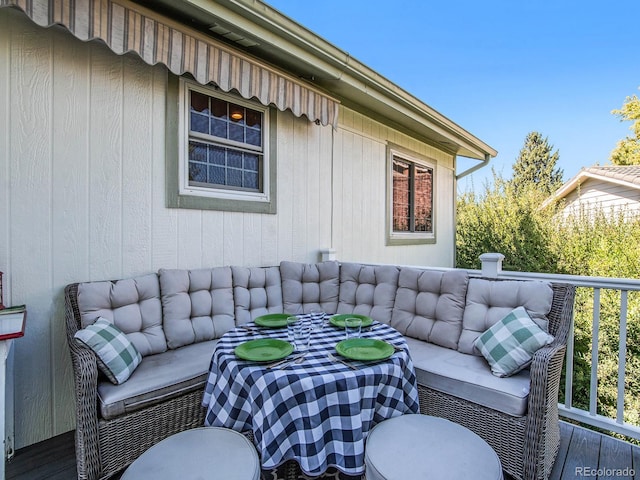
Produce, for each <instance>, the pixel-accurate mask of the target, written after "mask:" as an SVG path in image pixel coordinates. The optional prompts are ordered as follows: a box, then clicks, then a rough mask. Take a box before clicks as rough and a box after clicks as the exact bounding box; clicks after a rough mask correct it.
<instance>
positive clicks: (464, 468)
mask: <svg viewBox="0 0 640 480" xmlns="http://www.w3.org/2000/svg"><path fill="white" fill-rule="evenodd" d="M364 461H365V465H366V471H367V480H408V479H427V478H428V479H430V480H450V479H474V480H502V478H503V477H502V465H501V463H500V459H499V458H498V455H497V454H496V452H495V451H494V450H493V449H492V448H491V447H490V446H489V444H488V443H487V442H485V441H484V440H483V439H482V438H480V437H479V436H478V435H476V434H475V433H473V432H472V431H471V430H469V429H467V428H465V427H463V426H462V425H458V424H457V423H454V422H451V421H450V420H446V419H444V418H438V417H432V416H428V415H419V414H409V415H401V416H399V417H394V418H390V419H388V420H384V421H382V422H380V423H379V424H378V425H376V426H375V427H374V428H373V430H371V432H370V433H369V437H368V438H367V448H366V451H365V460H364Z"/></svg>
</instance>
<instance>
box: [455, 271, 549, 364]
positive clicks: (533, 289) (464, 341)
mask: <svg viewBox="0 0 640 480" xmlns="http://www.w3.org/2000/svg"><path fill="white" fill-rule="evenodd" d="M552 298H553V290H552V288H551V285H550V284H549V283H548V282H539V281H510V280H500V281H497V280H486V279H482V278H472V279H470V280H469V287H468V289H467V301H466V305H465V308H464V315H463V317H462V333H461V334H460V341H459V342H458V351H460V352H462V353H471V354H474V355H481V354H480V352H479V351H478V350H477V349H476V348H475V346H474V345H473V342H475V341H476V339H477V338H478V337H479V336H480V335H481V334H482V333H484V332H485V331H486V330H487V329H488V328H489V327H491V326H493V325H494V324H496V323H497V322H499V321H500V320H502V319H503V318H504V317H505V316H507V314H509V313H510V312H511V310H513V309H514V308H516V307H524V308H525V309H526V310H527V313H528V314H529V316H530V317H531V319H532V320H533V321H534V322H536V324H538V326H539V327H540V328H542V329H543V330H544V331H545V332H548V331H549V320H548V319H547V315H548V313H549V311H551V301H552Z"/></svg>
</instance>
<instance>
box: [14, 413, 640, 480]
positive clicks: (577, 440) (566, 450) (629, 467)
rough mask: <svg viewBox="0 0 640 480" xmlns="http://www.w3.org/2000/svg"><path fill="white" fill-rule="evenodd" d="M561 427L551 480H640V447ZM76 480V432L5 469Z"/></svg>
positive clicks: (25, 477)
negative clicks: (74, 441)
mask: <svg viewBox="0 0 640 480" xmlns="http://www.w3.org/2000/svg"><path fill="white" fill-rule="evenodd" d="M560 427H561V430H560V431H561V443H560V451H559V452H558V459H557V460H556V464H555V466H554V468H553V472H552V473H551V477H550V479H549V480H575V479H581V478H585V479H588V480H613V479H615V480H640V447H636V446H634V445H631V444H630V443H627V442H623V441H620V440H616V439H614V438H612V437H609V436H606V435H601V434H598V433H595V432H592V431H590V430H587V429H584V428H581V427H574V426H573V425H571V424H568V423H565V422H561V424H560ZM625 469H626V474H625ZM332 478H333V477H332ZM75 479H76V466H75V452H74V443H73V432H69V433H65V434H63V435H60V436H58V437H55V438H52V439H50V440H47V441H45V442H41V443H39V444H36V445H31V446H29V447H26V448H23V449H21V450H18V451H17V452H16V455H15V456H14V458H13V459H12V460H11V461H10V462H8V463H7V466H6V480H75ZM113 480H117V477H114V478H113ZM408 480H409V479H408Z"/></svg>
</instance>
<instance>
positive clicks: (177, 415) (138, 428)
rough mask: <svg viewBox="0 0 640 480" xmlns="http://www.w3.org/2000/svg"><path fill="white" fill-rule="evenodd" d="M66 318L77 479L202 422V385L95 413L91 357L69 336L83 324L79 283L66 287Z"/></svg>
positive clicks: (90, 478)
mask: <svg viewBox="0 0 640 480" xmlns="http://www.w3.org/2000/svg"><path fill="white" fill-rule="evenodd" d="M65 318H66V327H67V328H66V330H67V343H68V345H69V349H70V352H71V362H72V366H73V374H74V382H75V400H76V434H75V435H76V438H75V440H76V462H77V469H78V479H79V480H97V479H102V478H108V477H110V476H111V475H113V474H115V473H117V472H119V471H120V470H122V469H123V468H124V467H126V466H127V465H129V464H130V463H131V462H133V461H134V460H135V459H136V458H138V457H139V456H140V455H142V453H144V452H145V451H146V450H147V449H149V448H150V447H152V446H153V445H155V444H156V443H158V442H159V441H161V440H163V439H165V438H167V437H169V436H170V435H173V434H175V433H178V432H181V431H183V430H187V429H189V428H195V427H201V426H202V425H203V424H204V409H203V408H202V405H201V402H202V395H203V393H204V385H201V386H200V387H199V388H197V389H194V390H193V391H190V392H186V393H184V394H183V395H180V396H178V397H175V398H168V399H166V400H165V401H163V402H161V403H158V404H155V405H153V406H150V407H148V408H143V409H141V410H138V411H135V412H132V413H130V414H127V415H123V416H120V417H118V418H115V419H112V420H104V419H103V418H101V417H100V415H99V413H98V364H97V362H96V358H95V355H94V354H93V353H92V352H91V351H90V350H88V349H85V348H81V347H79V346H78V344H77V343H76V342H75V341H74V338H73V336H74V334H75V333H76V332H77V331H78V329H80V328H81V327H80V312H79V309H78V284H71V285H68V286H67V287H66V288H65Z"/></svg>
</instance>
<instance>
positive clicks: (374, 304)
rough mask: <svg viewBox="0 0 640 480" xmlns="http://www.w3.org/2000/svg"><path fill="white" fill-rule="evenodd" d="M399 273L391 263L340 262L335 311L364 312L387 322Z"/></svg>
mask: <svg viewBox="0 0 640 480" xmlns="http://www.w3.org/2000/svg"><path fill="white" fill-rule="evenodd" d="M399 274H400V270H399V269H398V267H395V266H393V265H381V266H371V265H361V264H358V263H343V264H341V265H340V302H339V303H338V310H337V313H341V314H344V313H355V314H357V315H366V316H369V317H371V318H373V319H374V320H377V321H379V322H383V323H386V324H390V323H391V312H392V310H393V304H394V301H395V298H396V290H397V288H398V276H399Z"/></svg>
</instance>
